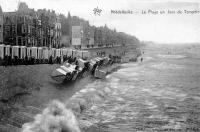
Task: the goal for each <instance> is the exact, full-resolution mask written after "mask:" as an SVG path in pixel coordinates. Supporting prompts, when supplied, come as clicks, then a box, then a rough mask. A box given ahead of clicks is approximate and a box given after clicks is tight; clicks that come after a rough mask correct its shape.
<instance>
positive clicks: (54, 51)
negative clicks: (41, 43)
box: [51, 48, 56, 58]
mask: <svg viewBox="0 0 200 132" xmlns="http://www.w3.org/2000/svg"><path fill="white" fill-rule="evenodd" d="M51 51H52V57H53V58H55V57H56V49H55V48H51Z"/></svg>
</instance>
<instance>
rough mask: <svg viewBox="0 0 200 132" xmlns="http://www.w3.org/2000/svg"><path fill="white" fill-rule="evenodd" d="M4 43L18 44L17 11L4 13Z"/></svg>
mask: <svg viewBox="0 0 200 132" xmlns="http://www.w3.org/2000/svg"><path fill="white" fill-rule="evenodd" d="M3 14H4V17H3V20H4V21H3V43H4V44H6V45H17V44H16V42H17V40H16V38H17V37H16V36H17V24H16V22H17V13H16V12H6V13H3Z"/></svg>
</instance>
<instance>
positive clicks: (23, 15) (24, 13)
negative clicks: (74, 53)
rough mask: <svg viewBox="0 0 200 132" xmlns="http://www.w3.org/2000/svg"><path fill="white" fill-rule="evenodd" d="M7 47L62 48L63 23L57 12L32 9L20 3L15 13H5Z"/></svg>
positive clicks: (5, 41) (4, 26)
mask: <svg viewBox="0 0 200 132" xmlns="http://www.w3.org/2000/svg"><path fill="white" fill-rule="evenodd" d="M3 40H4V41H3V43H4V44H6V45H19V46H38V47H44V46H45V47H55V48H59V47H61V22H60V19H59V16H58V15H56V13H55V11H50V10H45V9H43V10H37V11H35V10H34V9H30V8H29V7H28V6H27V5H26V3H23V2H22V3H20V4H19V7H18V10H17V11H15V12H4V13H3Z"/></svg>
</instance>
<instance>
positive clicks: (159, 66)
mask: <svg viewBox="0 0 200 132" xmlns="http://www.w3.org/2000/svg"><path fill="white" fill-rule="evenodd" d="M152 67H153V68H156V69H182V68H183V66H182V65H177V64H169V63H166V62H162V63H159V64H153V65H152Z"/></svg>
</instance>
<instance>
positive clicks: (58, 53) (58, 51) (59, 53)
mask: <svg viewBox="0 0 200 132" xmlns="http://www.w3.org/2000/svg"><path fill="white" fill-rule="evenodd" d="M57 57H61V50H60V49H56V50H55V58H57Z"/></svg>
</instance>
